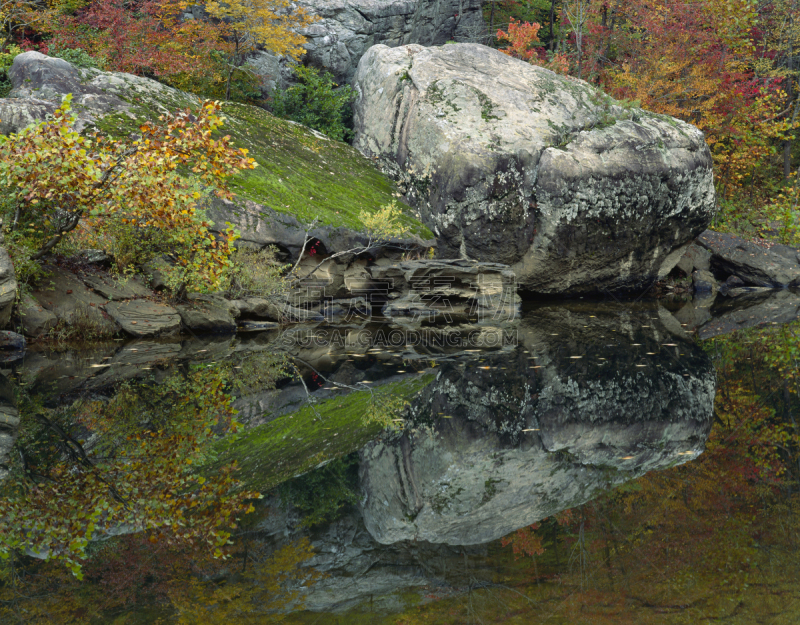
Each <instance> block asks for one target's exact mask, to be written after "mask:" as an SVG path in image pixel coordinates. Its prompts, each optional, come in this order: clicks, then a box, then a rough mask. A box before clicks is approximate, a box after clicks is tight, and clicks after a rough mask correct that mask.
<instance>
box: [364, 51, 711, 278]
mask: <svg viewBox="0 0 800 625" xmlns="http://www.w3.org/2000/svg"><path fill="white" fill-rule="evenodd" d="M354 86H355V88H356V91H357V93H358V97H357V100H356V102H355V105H354V110H355V132H356V136H355V140H354V145H355V146H356V147H357V148H358V149H359V150H360V151H361V152H362V153H363V154H365V155H366V156H368V157H371V158H374V159H376V160H377V161H378V162H379V163H380V164H382V166H383V167H384V168H385V170H386V171H387V172H390V173H392V175H394V176H395V177H396V178H397V179H398V180H400V182H401V191H403V192H404V193H405V198H406V199H407V200H408V201H409V202H410V203H412V204H416V206H417V208H418V210H419V212H420V216H421V219H422V221H423V222H424V223H425V224H426V225H428V227H429V228H431V230H433V231H434V233H435V234H436V236H437V244H438V255H439V256H442V257H445V258H458V257H461V258H470V259H475V260H479V261H488V262H501V263H505V264H508V265H510V266H511V267H512V269H513V270H514V272H515V273H516V275H517V279H518V281H519V284H520V286H522V287H524V288H526V289H529V290H531V291H535V292H540V293H560V292H574V293H577V292H596V291H601V290H605V289H623V288H634V287H640V286H645V285H649V284H650V283H651V282H653V281H654V280H656V279H658V278H663V277H665V276H666V275H667V273H668V272H669V271H670V270H671V269H672V267H673V266H674V265H675V263H677V261H678V260H679V259H680V257H681V255H682V253H683V248H684V246H685V245H686V244H687V243H688V242H689V241H691V240H692V239H693V238H694V237H695V236H697V235H698V234H699V233H700V232H702V231H703V230H704V229H705V227H706V226H707V225H708V223H709V221H710V220H711V218H712V216H713V213H714V209H715V196H714V187H713V181H712V162H711V155H710V152H709V150H708V147H707V146H706V144H705V141H704V138H703V134H702V132H700V131H699V130H698V129H697V128H695V127H693V126H691V125H689V124H686V123H683V122H681V121H678V120H676V119H672V118H669V117H666V116H661V115H655V114H652V113H648V112H645V111H642V110H640V109H635V108H628V107H626V106H623V105H622V104H621V103H619V102H617V101H615V100H613V99H611V98H609V97H608V96H606V95H605V94H603V93H602V92H600V91H598V90H596V89H594V88H593V87H591V86H590V85H589V84H588V83H585V82H582V81H579V80H575V79H572V78H568V77H562V76H558V75H556V74H554V73H553V72H550V71H548V70H546V69H543V68H540V67H536V66H533V65H530V64H528V63H525V62H523V61H520V60H517V59H513V58H511V57H509V56H507V55H505V54H502V53H501V52H499V51H497V50H493V49H490V48H487V47H485V46H481V45H478V44H449V45H444V46H441V47H432V48H424V47H422V46H418V45H407V46H402V47H398V48H389V47H387V46H383V45H376V46H373V47H372V48H370V49H369V50H368V51H367V53H366V54H365V55H364V56H363V57H362V59H361V61H360V62H359V66H358V70H357V72H356V75H355V77H354Z"/></svg>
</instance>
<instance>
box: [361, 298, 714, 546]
mask: <svg viewBox="0 0 800 625" xmlns="http://www.w3.org/2000/svg"><path fill="white" fill-rule="evenodd" d="M654 312H655V311H654V310H653V309H651V310H646V309H643V310H641V311H639V312H636V311H633V310H630V309H627V310H626V309H623V308H621V307H615V306H610V305H609V306H605V307H603V308H600V309H598V307H597V306H591V307H590V306H584V307H581V306H575V307H565V306H559V307H541V308H538V309H536V310H534V311H530V312H529V313H528V314H527V315H526V317H525V319H524V320H523V322H522V324H521V326H520V329H519V339H520V346H519V348H518V349H517V350H516V351H515V352H514V353H513V354H512V355H511V356H505V355H504V356H500V357H487V358H486V360H485V362H483V363H481V365H480V366H477V367H476V366H470V367H465V366H459V365H458V364H455V363H454V364H446V365H444V366H443V367H442V369H441V371H440V373H439V375H438V376H437V379H436V381H435V382H434V383H433V384H431V385H429V386H428V387H427V388H426V389H425V390H424V391H423V392H422V394H421V395H420V396H419V397H418V398H417V399H416V400H415V401H414V402H413V405H412V409H411V410H412V413H413V415H414V416H413V421H414V423H415V424H416V425H417V426H427V427H416V428H414V429H412V430H411V431H409V432H407V433H405V434H404V435H402V436H401V437H399V438H397V439H396V440H382V441H378V442H374V443H372V444H370V445H368V446H367V447H366V448H365V449H364V450H363V451H362V452H361V457H362V463H361V485H362V489H363V493H364V499H363V503H362V506H361V507H362V512H363V515H364V520H365V523H366V526H367V528H368V530H369V531H370V533H371V534H372V536H374V537H375V539H376V540H378V541H379V542H382V543H393V542H396V541H400V540H426V541H430V542H437V543H448V544H453V545H466V544H477V543H483V542H488V541H491V540H494V539H497V538H499V537H501V536H504V535H506V534H508V533H509V532H512V531H514V530H516V529H517V528H519V527H523V526H525V525H529V524H531V523H534V522H536V521H538V520H539V519H542V518H544V517H547V516H550V515H552V514H554V513H556V512H558V511H560V510H563V509H565V508H571V507H574V506H577V505H580V504H581V503H584V502H586V501H588V500H590V499H591V498H592V497H593V495H594V494H595V493H597V492H598V491H601V490H604V489H606V488H608V487H610V486H614V485H617V484H621V483H623V482H625V481H627V480H629V479H631V478H632V477H636V476H638V475H641V474H643V473H644V472H646V471H650V470H653V469H663V468H666V467H669V466H673V465H675V464H679V463H681V462H684V461H686V460H688V459H691V458H693V457H695V456H696V455H698V454H699V453H700V452H702V450H703V445H704V442H705V440H706V438H707V436H708V432H709V430H710V427H711V421H712V416H713V405H714V390H715V376H714V370H713V367H712V363H711V361H710V359H709V358H708V357H707V356H706V355H705V353H704V352H703V351H702V350H701V349H700V348H699V347H697V346H695V345H694V344H693V343H692V342H690V341H688V340H687V339H686V338H684V337H683V336H675V334H674V333H673V332H671V331H670V326H671V327H672V330H674V331H677V332H681V330H680V327H679V326H678V327H677V328H675V324H674V322H672V321H673V320H672V319H671V317H667V316H666V315H662V317H659V316H658V315H657V314H654ZM662 318H663V319H664V320H666V324H665V322H664V321H663V320H662ZM681 333H682V332H681ZM534 363H535V364H534Z"/></svg>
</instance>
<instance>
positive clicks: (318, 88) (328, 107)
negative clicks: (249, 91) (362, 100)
mask: <svg viewBox="0 0 800 625" xmlns="http://www.w3.org/2000/svg"><path fill="white" fill-rule="evenodd" d="M294 72H295V75H296V76H297V78H298V80H299V81H300V82H299V83H298V84H296V85H292V86H291V87H289V88H288V89H286V90H280V89H277V90H276V91H275V93H274V95H273V101H272V112H273V113H275V115H277V116H278V117H283V118H285V119H291V120H293V121H296V122H298V123H300V124H303V125H305V126H308V127H309V128H313V129H314V130H319V131H320V132H322V133H324V134H326V135H327V136H329V137H330V138H331V139H336V140H337V141H347V140H348V139H350V137H351V136H352V135H353V131H352V129H351V128H350V125H351V122H350V120H351V117H352V109H351V108H350V103H351V102H352V101H353V99H354V98H355V92H354V91H353V89H352V87H350V86H349V85H345V86H343V87H337V85H336V83H334V82H333V76H331V74H330V73H328V72H320V71H319V70H318V69H316V68H313V67H304V66H302V65H299V66H297V67H296V68H295V70H294Z"/></svg>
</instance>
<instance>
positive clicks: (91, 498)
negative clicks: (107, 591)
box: [0, 353, 283, 575]
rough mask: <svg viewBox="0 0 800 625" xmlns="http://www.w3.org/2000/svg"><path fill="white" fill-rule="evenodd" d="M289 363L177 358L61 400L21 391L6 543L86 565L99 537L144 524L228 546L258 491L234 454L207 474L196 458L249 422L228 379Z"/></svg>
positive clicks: (252, 378)
mask: <svg viewBox="0 0 800 625" xmlns="http://www.w3.org/2000/svg"><path fill="white" fill-rule="evenodd" d="M256 361H258V362H256ZM282 366H283V361H282V359H280V358H277V357H275V356H274V355H273V354H269V353H265V354H263V355H261V357H253V356H252V355H251V356H250V357H248V358H246V359H244V360H241V359H240V360H238V361H236V362H229V363H225V364H220V365H217V366H211V367H209V366H207V365H203V366H188V367H186V368H183V369H178V368H173V369H170V370H168V371H158V373H157V375H155V376H154V377H153V378H152V379H151V380H149V381H145V382H142V381H124V382H121V383H119V384H118V385H116V387H115V388H113V389H112V392H111V393H109V394H105V395H97V394H95V395H92V396H87V397H80V398H78V399H77V400H74V401H72V402H70V403H69V404H68V405H65V406H60V407H57V408H48V407H46V406H45V404H44V403H43V401H42V398H40V397H29V396H27V395H25V394H24V393H23V394H21V396H20V433H19V438H18V440H17V441H16V444H15V450H14V453H13V454H11V459H10V463H9V471H10V476H9V478H8V479H7V480H6V481H5V482H4V490H5V492H4V496H5V497H4V502H3V509H2V513H0V554H2V555H4V556H5V557H8V556H9V555H10V554H12V553H17V554H19V553H27V554H29V555H34V556H36V557H38V558H42V559H57V560H61V561H63V562H64V563H65V564H66V565H67V566H68V567H69V568H70V569H71V570H72V571H73V573H75V574H76V575H80V569H81V561H82V560H84V559H85V558H86V557H87V549H88V547H89V545H90V543H91V541H92V540H93V539H98V538H101V539H102V538H106V537H108V536H112V535H115V534H119V533H131V532H146V533H147V535H148V537H149V538H150V539H151V540H153V541H156V542H158V541H161V542H165V543H166V544H168V545H178V544H180V545H184V546H187V547H189V548H192V549H197V550H201V551H202V550H207V551H210V552H211V553H212V554H213V555H214V556H216V557H219V556H222V555H223V554H224V551H225V550H226V545H227V544H228V540H229V537H230V530H231V529H232V528H235V527H236V524H237V519H238V517H240V516H241V515H243V514H246V513H247V512H249V511H251V510H252V509H253V508H252V505H251V504H250V502H249V501H248V500H250V499H253V498H256V497H259V495H258V493H255V492H249V491H247V490H244V489H243V488H241V486H242V485H241V483H240V482H239V481H238V480H237V479H236V477H235V476H234V465H233V464H232V463H229V464H227V465H223V466H220V467H217V468H216V470H215V471H214V472H213V473H211V474H209V475H204V474H203V473H202V471H201V470H200V469H199V468H198V467H199V466H200V465H201V464H202V463H203V462H204V461H206V460H207V459H208V452H209V448H210V445H209V444H210V443H211V442H212V441H213V440H214V439H215V438H217V437H218V436H219V435H221V434H224V433H226V432H231V431H236V430H237V429H238V428H239V427H240V426H239V424H238V423H237V422H236V420H235V413H236V411H235V410H234V409H233V407H232V404H231V402H232V396H231V393H230V390H232V389H233V387H234V386H242V385H245V386H246V385H249V384H259V385H260V386H261V387H262V388H263V387H265V386H268V385H269V384H274V381H275V379H277V377H278V376H279V375H280V370H281V367H282ZM234 373H235V375H234ZM234 382H235V383H236V384H234Z"/></svg>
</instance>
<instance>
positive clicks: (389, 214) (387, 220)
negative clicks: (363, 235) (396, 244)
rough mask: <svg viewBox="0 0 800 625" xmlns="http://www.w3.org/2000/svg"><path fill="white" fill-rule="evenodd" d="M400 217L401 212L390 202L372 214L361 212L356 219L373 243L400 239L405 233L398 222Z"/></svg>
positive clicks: (404, 229) (403, 227) (405, 230)
mask: <svg viewBox="0 0 800 625" xmlns="http://www.w3.org/2000/svg"><path fill="white" fill-rule="evenodd" d="M402 216H403V212H402V211H401V210H400V207H398V206H397V204H396V203H395V202H394V201H392V202H391V203H389V204H387V205H386V206H384V207H383V208H381V209H380V210H377V211H375V212H374V213H369V212H367V211H361V213H360V214H359V216H358V218H359V219H360V220H361V223H363V224H364V227H365V229H366V231H367V233H368V234H369V235H370V236H371V237H372V238H373V239H374V240H375V241H382V240H386V239H392V238H395V237H401V236H403V235H404V234H405V233H406V232H407V229H406V227H405V226H404V225H403V224H402V223H401V221H400V218H401V217H402Z"/></svg>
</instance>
